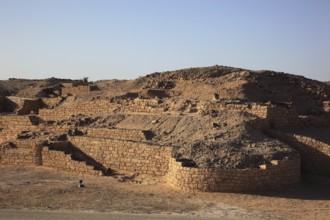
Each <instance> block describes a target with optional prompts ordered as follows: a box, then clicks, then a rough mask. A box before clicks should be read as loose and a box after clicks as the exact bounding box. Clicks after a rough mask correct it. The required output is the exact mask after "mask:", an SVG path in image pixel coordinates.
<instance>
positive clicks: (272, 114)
mask: <svg viewBox="0 0 330 220" xmlns="http://www.w3.org/2000/svg"><path fill="white" fill-rule="evenodd" d="M224 110H227V111H244V112H248V113H250V114H252V115H255V116H257V117H258V118H259V121H260V120H262V121H263V122H264V125H263V126H265V127H268V126H270V127H273V128H283V127H296V126H298V125H299V119H298V114H297V112H296V110H295V108H294V107H293V106H291V107H287V106H280V105H273V104H258V103H218V102H216V103H210V104H206V105H203V106H201V107H200V112H201V113H202V114H214V113H217V112H221V111H224Z"/></svg>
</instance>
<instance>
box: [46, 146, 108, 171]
mask: <svg viewBox="0 0 330 220" xmlns="http://www.w3.org/2000/svg"><path fill="white" fill-rule="evenodd" d="M41 165H43V166H46V167H51V168H54V169H56V170H58V171H68V172H74V173H77V174H87V175H97V176H101V175H103V173H102V171H100V170H94V168H93V166H88V165H86V163H85V162H84V161H76V160H72V158H71V154H65V153H64V152H63V151H56V150H49V147H47V146H44V147H42V150H41Z"/></svg>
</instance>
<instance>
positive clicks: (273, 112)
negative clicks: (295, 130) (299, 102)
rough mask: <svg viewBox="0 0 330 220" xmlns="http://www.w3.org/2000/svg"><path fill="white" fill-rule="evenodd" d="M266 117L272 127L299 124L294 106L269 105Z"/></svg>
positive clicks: (295, 125)
mask: <svg viewBox="0 0 330 220" xmlns="http://www.w3.org/2000/svg"><path fill="white" fill-rule="evenodd" d="M267 118H268V120H269V123H270V126H271V127H273V128H284V127H297V126H299V118H298V113H297V111H296V109H295V108H294V107H291V108H286V107H282V106H271V107H269V108H268V115H267Z"/></svg>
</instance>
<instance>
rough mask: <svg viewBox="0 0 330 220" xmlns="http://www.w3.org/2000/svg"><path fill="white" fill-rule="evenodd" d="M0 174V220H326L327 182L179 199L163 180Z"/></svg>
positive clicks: (37, 171) (8, 169)
mask: <svg viewBox="0 0 330 220" xmlns="http://www.w3.org/2000/svg"><path fill="white" fill-rule="evenodd" d="M0 172H1V175H0V219H1V216H4V215H3V213H4V212H5V211H6V210H8V209H18V210H28V211H31V210H32V211H34V210H38V211H61V212H66V211H74V212H79V213H80V212H83V213H85V212H102V213H128V214H147V216H149V215H150V214H162V215H165V217H166V215H170V216H172V217H173V214H179V215H180V216H181V215H184V216H190V217H196V218H201V217H208V218H210V217H213V218H215V217H216V218H220V219H327V218H329V216H330V187H329V186H330V178H319V177H304V181H303V182H302V184H300V185H299V186H297V187H295V188H292V189H289V190H285V191H277V192H265V193H262V194H234V193H182V192H180V191H179V190H176V189H174V188H172V187H170V186H167V185H166V184H165V183H164V180H161V179H160V180H159V179H152V178H150V177H145V176H138V177H136V178H135V180H137V179H138V180H139V181H141V183H140V184H137V183H134V181H135V180H134V179H133V180H130V178H129V177H121V178H114V177H91V176H86V177H81V176H78V175H75V174H72V173H64V172H56V171H54V170H52V169H47V168H43V167H25V168H17V167H12V166H0ZM79 179H83V180H84V182H85V187H84V188H78V187H77V184H78V180H79ZM120 181H124V182H120ZM18 213H19V212H18ZM42 213H44V212H42ZM46 213H47V212H46ZM41 215H43V214H41ZM133 216H134V215H133ZM156 217H157V218H156V219H161V218H158V217H160V216H156ZM5 219H8V218H5ZM128 219H130V215H128ZM134 219H136V218H134ZM164 219H166V218H164Z"/></svg>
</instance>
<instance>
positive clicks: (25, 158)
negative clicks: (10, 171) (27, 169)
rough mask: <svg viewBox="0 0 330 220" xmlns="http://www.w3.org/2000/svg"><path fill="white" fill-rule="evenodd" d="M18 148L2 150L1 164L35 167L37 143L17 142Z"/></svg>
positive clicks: (0, 150)
mask: <svg viewBox="0 0 330 220" xmlns="http://www.w3.org/2000/svg"><path fill="white" fill-rule="evenodd" d="M15 144H16V147H14V148H3V149H0V164H2V165H19V166H33V165H37V162H38V157H37V153H36V149H37V148H36V144H35V141H31V140H24V141H15Z"/></svg>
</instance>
